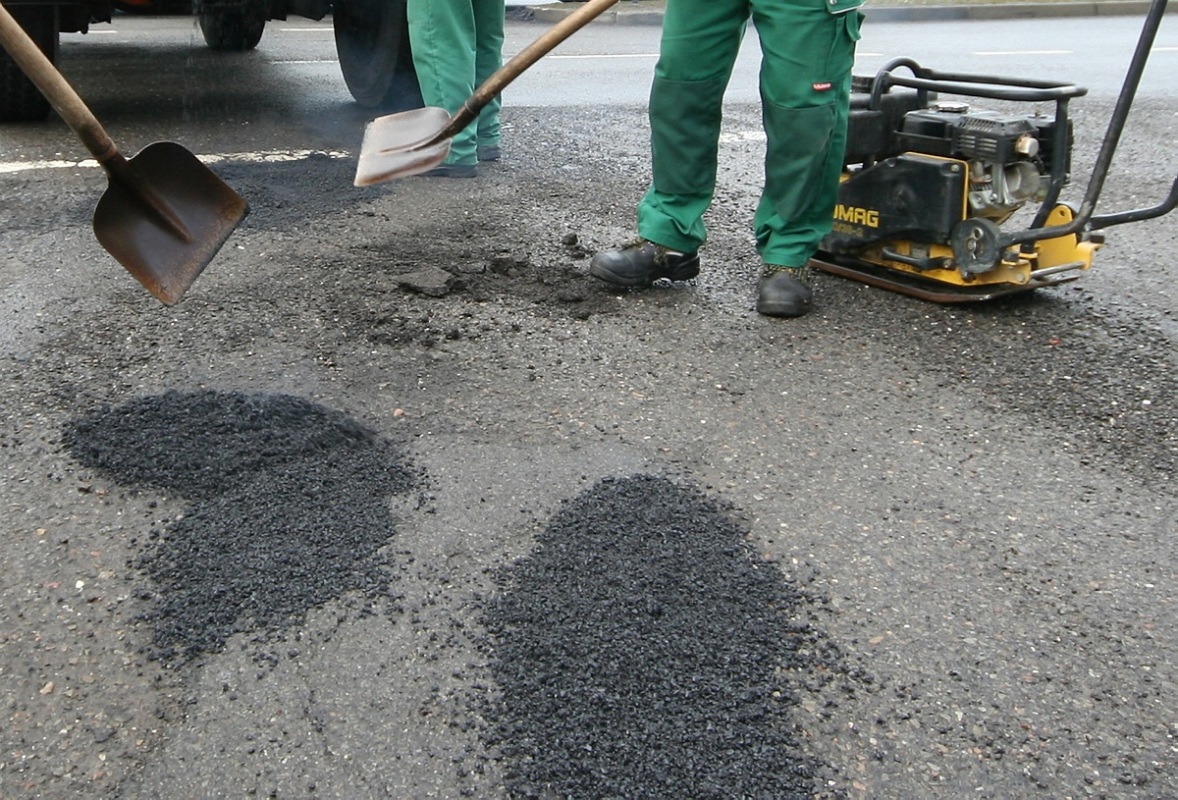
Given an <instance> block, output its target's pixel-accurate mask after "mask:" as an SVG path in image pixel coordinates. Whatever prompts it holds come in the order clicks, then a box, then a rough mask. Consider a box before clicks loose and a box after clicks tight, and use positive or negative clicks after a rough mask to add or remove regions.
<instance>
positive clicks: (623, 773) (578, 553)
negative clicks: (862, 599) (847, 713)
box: [487, 475, 837, 798]
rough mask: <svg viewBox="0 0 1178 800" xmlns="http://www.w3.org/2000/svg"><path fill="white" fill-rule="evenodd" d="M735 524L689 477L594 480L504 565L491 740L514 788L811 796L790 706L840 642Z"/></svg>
mask: <svg viewBox="0 0 1178 800" xmlns="http://www.w3.org/2000/svg"><path fill="white" fill-rule="evenodd" d="M746 533H747V532H746V530H745V529H744V528H743V527H742V526H741V525H739V524H738V523H737V522H736V521H735V519H734V518H733V517H732V516H731V515H729V514H728V513H727V512H726V511H725V510H724V509H723V508H721V507H720V506H719V505H718V504H717V503H716V502H715V501H713V500H711V499H709V498H708V497H707V496H706V495H704V494H702V493H701V492H699V491H698V490H695V489H690V488H682V487H680V486H677V485H675V484H674V483H672V482H671V481H670V480H668V479H666V478H662V477H655V476H650V475H638V476H634V477H631V478H626V479H605V480H603V481H601V482H599V483H598V484H597V485H596V486H594V487H593V488H592V489H590V490H589V491H587V492H585V493H584V494H582V495H581V496H580V497H578V498H576V499H575V500H573V501H572V502H568V503H566V504H565V506H564V507H563V509H562V510H561V511H560V512H559V513H558V514H557V515H556V516H555V517H554V518H553V519H552V521H551V522H550V524H549V525H548V526H547V528H546V529H545V531H544V532H543V533H542V534H541V535H540V537H539V539H538V542H537V549H536V550H535V552H534V553H533V554H532V555H531V556H529V557H527V558H525V559H523V560H521V561H519V562H518V563H516V564H514V565H513V566H512V567H510V568H509V569H508V570H506V571H505V572H504V574H503V575H502V580H503V585H504V589H505V591H504V592H503V593H502V594H501V595H499V596H498V597H497V598H496V600H495V601H494V602H493V603H492V604H491V605H490V607H489V608H488V612H487V629H488V630H489V631H490V633H491V635H492V637H493V639H494V643H495V644H494V647H495V654H496V657H495V661H494V666H493V673H494V674H495V676H496V678H497V680H498V683H499V686H500V689H501V691H502V709H500V710H499V711H498V713H496V715H495V718H496V719H497V720H498V724H497V726H496V727H495V728H494V729H493V732H492V734H491V736H490V739H491V743H492V744H493V745H497V746H498V747H499V748H500V749H501V751H502V752H503V754H504V755H505V756H506V757H507V759H508V761H509V763H510V765H511V766H510V768H509V769H508V770H507V775H506V781H507V788H508V791H509V793H510V794H511V796H513V797H527V798H531V797H596V798H625V797H676V796H678V797H686V796H691V797H699V798H721V797H722V798H743V797H775V798H794V797H810V796H812V794H811V793H812V789H813V785H812V777H813V774H814V768H813V765H812V764H810V763H809V762H808V761H807V759H806V758H805V757H804V756H803V755H802V754H801V751H800V749H799V744H798V740H797V728H796V725H795V722H794V720H793V719H792V716H791V707H792V706H793V705H794V703H795V702H796V696H795V688H796V686H797V682H798V677H799V676H800V675H804V674H806V673H808V672H811V671H814V670H818V669H820V668H833V667H835V666H837V653H836V652H835V651H834V649H833V648H832V647H829V646H827V645H826V644H824V643H823V641H822V640H821V637H820V636H819V634H818V633H817V632H816V631H815V630H814V629H813V628H812V627H810V626H809V625H807V624H805V623H799V622H797V621H795V620H796V617H797V614H798V611H799V606H800V605H801V604H802V603H803V602H804V599H803V598H802V596H801V595H800V594H799V593H798V592H797V590H795V589H794V588H793V587H792V586H791V585H790V583H789V582H788V581H786V580H785V579H784V578H783V577H782V573H781V572H780V570H779V569H778V568H777V567H776V566H775V565H774V564H772V563H768V562H766V561H765V560H763V559H760V558H758V556H757V554H756V553H755V552H754V551H753V549H752V547H751V546H750V544H749V542H748V540H747V538H746ZM688 787H690V788H688Z"/></svg>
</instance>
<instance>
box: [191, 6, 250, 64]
mask: <svg viewBox="0 0 1178 800" xmlns="http://www.w3.org/2000/svg"><path fill="white" fill-rule="evenodd" d="M266 11H267V5H266V2H265V0H244V2H240V3H221V2H217V3H198V4H197V12H196V16H197V19H198V20H200V32H201V33H202V34H203V35H204V37H205V44H207V45H208V46H209V47H210V48H211V49H213V50H221V51H223V52H234V53H237V52H241V51H243V50H253V49H254V48H255V47H257V46H258V42H260V41H261V40H262V31H264V30H265V29H266V17H267V13H266Z"/></svg>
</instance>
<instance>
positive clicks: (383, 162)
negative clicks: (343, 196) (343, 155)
mask: <svg viewBox="0 0 1178 800" xmlns="http://www.w3.org/2000/svg"><path fill="white" fill-rule="evenodd" d="M449 124H450V115H449V114H448V113H446V111H445V110H444V109H441V108H436V107H433V106H427V107H426V108H415V109H413V110H412V111H402V112H400V113H398V114H388V115H386V116H383V117H377V118H376V119H374V120H372V122H369V123H368V125H367V126H366V127H365V128H364V141H363V143H362V144H361V145H360V158H359V161H358V162H357V164H356V180H355V185H356V186H372V185H373V184H377V183H384V182H385V181H390V180H393V179H394V178H407V177H409V176H410V175H420V174H421V173H423V172H428V171H429V170H431V169H433V168H434V167H436V166H438V165H439V164H441V163H442V162H443V161H445V160H446V156H447V155H448V154H449V153H450V138H449V137H445V138H443V139H442V140H441V141H440V142H434V141H433V139H434V138H435V137H437V136H438V134H440V133H442V132H443V131H444V130H445V129H446V127H447V126H448V125H449Z"/></svg>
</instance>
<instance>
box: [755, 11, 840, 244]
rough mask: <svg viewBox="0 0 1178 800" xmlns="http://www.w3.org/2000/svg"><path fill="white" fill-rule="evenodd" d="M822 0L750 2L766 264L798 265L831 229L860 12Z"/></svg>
mask: <svg viewBox="0 0 1178 800" xmlns="http://www.w3.org/2000/svg"><path fill="white" fill-rule="evenodd" d="M825 2H828V0H801V4H799V0H791V1H790V2H787V0H754V3H753V5H754V8H753V19H754V21H755V24H756V26H757V32H758V34H759V36H760V39H761V50H762V54H763V60H762V64H761V99H762V110H763V114H764V123H765V133H766V137H767V140H768V141H767V147H766V157H765V190H764V194H763V195H762V197H761V201H760V204H759V206H758V208H757V213H756V218H755V227H756V236H757V247H758V249H759V250H760V252H761V257H762V260H763V261H764V262H765V263H766V264H768V265H777V266H788V267H801V266H804V265H805V264H806V262H807V261H808V260H809V259H810V257H811V256H812V255H813V254H814V251H815V250H816V249H817V247H818V244H819V242H820V241H821V240H822V237H823V236H825V235H826V234H827V233H829V232H830V227H831V223H832V218H833V214H834V206H835V202H836V199H837V197H838V182H839V174H840V172H841V170H842V159H843V153H844V150H845V148H846V129H847V114H848V106H849V102H850V90H851V68H852V66H853V65H854V58H855V42H856V41H857V40H858V38H859V21H860V16H859V12H858V11H856V10H850V11H846V12H844V13H842V14H831V13H828V12H827V11H826V9H825Z"/></svg>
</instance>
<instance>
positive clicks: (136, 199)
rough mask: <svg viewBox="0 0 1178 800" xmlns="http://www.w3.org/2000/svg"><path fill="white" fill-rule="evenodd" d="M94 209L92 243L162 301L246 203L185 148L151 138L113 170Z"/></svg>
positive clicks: (210, 252) (171, 298)
mask: <svg viewBox="0 0 1178 800" xmlns="http://www.w3.org/2000/svg"><path fill="white" fill-rule="evenodd" d="M108 171H109V173H110V178H111V180H110V185H109V186H108V188H107V190H106V192H105V193H104V194H103V195H102V197H101V198H100V199H99V201H98V206H97V208H95V210H94V234H95V236H97V237H98V241H99V243H100V244H101V245H102V246H103V247H104V248H105V249H106V250H107V252H109V253H110V254H111V255H112V256H114V257H115V259H116V260H117V261H118V262H119V263H120V264H122V265H123V266H124V267H125V268H126V269H127V271H128V272H130V273H131V274H132V275H133V276H135V279H136V280H138V281H139V282H140V283H142V284H143V285H144V286H145V287H147V290H148V291H149V292H151V293H152V294H153V295H155V297H156V298H158V299H159V300H160V301H161V302H163V303H164V304H165V305H169V306H170V305H173V304H175V303H176V302H177V301H178V300H179V299H180V297H181V296H182V295H183V294H184V292H185V291H187V290H188V287H190V286H191V285H192V283H193V282H194V281H195V280H196V279H197V277H198V276H199V275H200V273H201V272H202V271H203V270H204V268H205V267H206V266H207V265H208V263H209V262H210V261H212V259H213V256H215V255H216V254H217V251H218V250H220V249H221V245H223V244H224V243H225V240H226V239H228V238H229V234H231V233H232V232H233V231H234V229H235V228H236V227H237V226H238V224H239V223H240V222H241V220H242V219H244V218H245V215H246V214H247V213H249V206H248V204H247V203H246V202H245V200H243V199H242V198H241V197H240V196H239V195H238V194H237V193H236V192H235V191H233V189H231V188H230V187H229V185H228V184H226V183H225V182H224V181H222V180H221V179H220V178H219V177H217V175H216V174H215V173H213V171H212V170H210V169H209V168H208V167H206V166H205V165H204V164H202V163H201V162H200V160H199V159H198V158H197V157H196V156H194V155H193V154H192V153H190V152H189V151H188V150H186V149H185V148H183V147H181V146H180V145H178V144H176V143H175V142H156V143H154V144H150V145H148V146H147V147H145V148H143V150H142V151H140V153H139V154H138V155H136V156H135V157H134V158H131V159H129V160H127V161H125V162H123V163H122V164H121V165H120V166H119V168H118V169H113V170H108Z"/></svg>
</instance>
